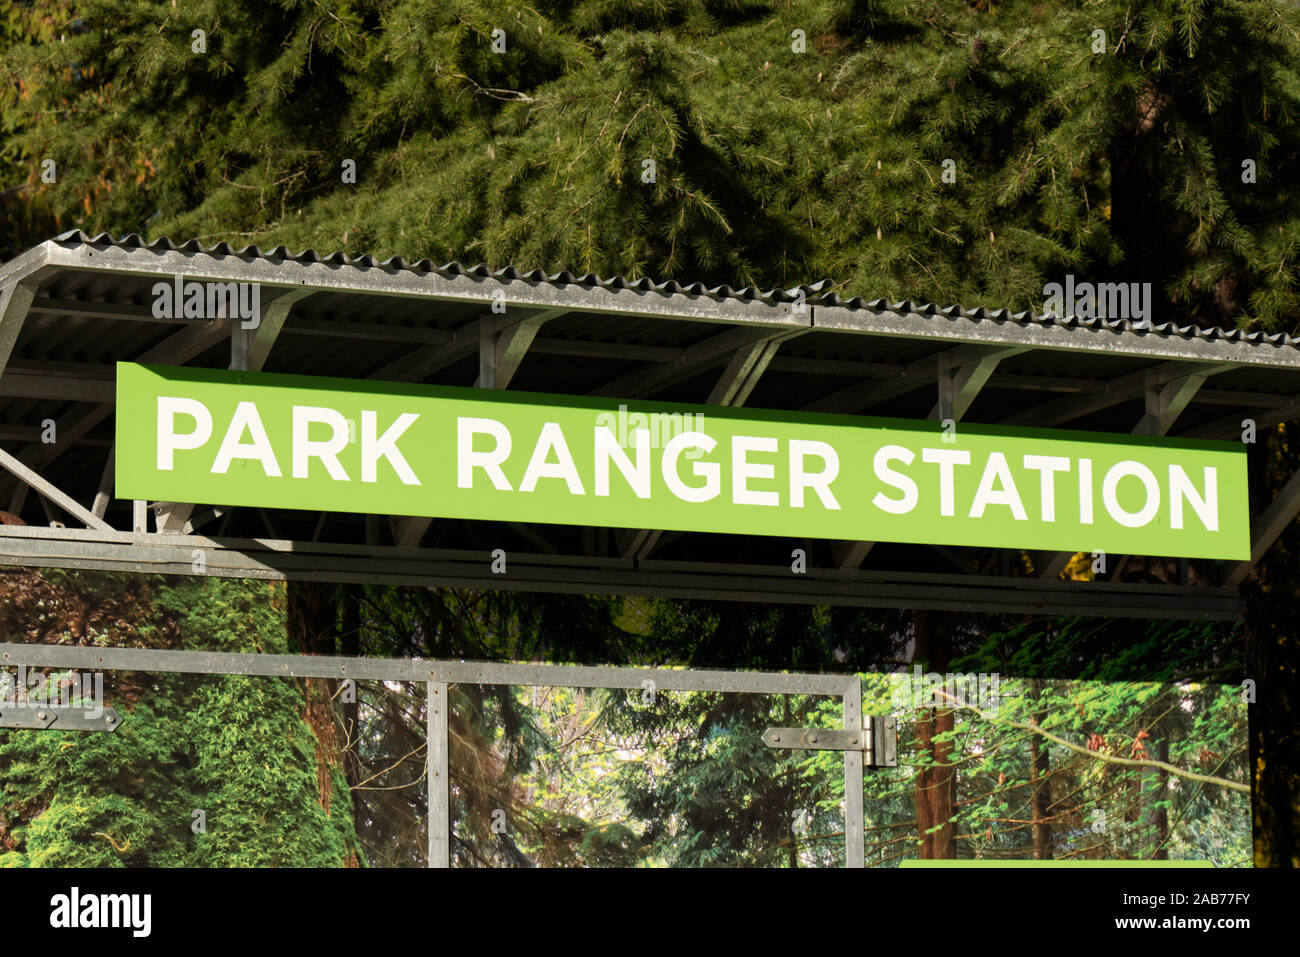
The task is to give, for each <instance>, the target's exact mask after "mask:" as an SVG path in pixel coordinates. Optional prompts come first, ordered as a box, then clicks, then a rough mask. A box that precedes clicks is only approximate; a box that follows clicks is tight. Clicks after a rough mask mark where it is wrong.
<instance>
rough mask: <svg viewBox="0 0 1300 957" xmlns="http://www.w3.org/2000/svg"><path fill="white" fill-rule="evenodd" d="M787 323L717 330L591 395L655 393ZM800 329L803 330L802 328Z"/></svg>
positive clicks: (777, 334) (770, 335) (777, 332)
mask: <svg viewBox="0 0 1300 957" xmlns="http://www.w3.org/2000/svg"><path fill="white" fill-rule="evenodd" d="M789 331H790V330H789V327H785V328H780V329H777V330H775V331H773V330H772V329H771V328H770V327H758V328H755V327H753V326H737V327H735V328H732V329H728V330H727V331H726V332H721V333H718V334H717V335H714V336H712V337H711V338H708V339H705V340H704V341H703V342H700V343H697V344H696V345H693V346H690V347H689V348H687V349H685V350H683V352H682V356H681V358H679V359H677V360H675V361H673V362H670V363H667V364H664V365H660V366H657V367H652V368H648V369H637V370H635V371H633V372H629V373H627V374H626V375H621V376H619V377H618V378H617V379H614V380H612V381H611V382H607V383H605V384H604V385H602V386H600V387H598V388H596V389H593V390H592V393H591V394H592V395H599V396H617V397H620V398H636V397H638V396H646V395H654V394H655V393H656V392H659V391H662V390H663V389H666V388H668V387H669V386H670V385H674V384H675V383H677V382H680V381H682V380H683V379H686V378H689V377H690V376H692V375H695V374H696V373H698V372H701V371H703V370H704V369H707V368H708V367H710V366H713V365H717V364H718V363H719V362H720V361H721V360H722V358H723V357H724V356H734V354H735V353H736V352H737V351H738V350H741V349H744V348H746V347H748V346H751V345H755V344H756V343H758V342H765V341H767V340H769V339H772V338H775V337H783V336H782V333H787V334H788V333H789ZM801 331H802V330H801Z"/></svg>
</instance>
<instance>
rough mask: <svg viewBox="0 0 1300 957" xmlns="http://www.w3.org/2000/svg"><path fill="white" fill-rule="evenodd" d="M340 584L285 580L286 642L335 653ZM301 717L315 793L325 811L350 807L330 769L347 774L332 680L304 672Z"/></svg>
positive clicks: (353, 861)
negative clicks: (309, 738) (310, 747)
mask: <svg viewBox="0 0 1300 957" xmlns="http://www.w3.org/2000/svg"><path fill="white" fill-rule="evenodd" d="M338 592H339V588H338V586H335V585H330V584H325V583H322V582H289V584H288V586H287V598H288V601H287V615H286V617H287V619H288V621H287V624H288V630H289V644H290V646H291V647H293V648H295V649H296V650H297V651H298V652H299V653H301V654H305V655H334V654H337V653H338V636H339V607H338ZM302 680H303V698H304V713H303V718H304V720H305V721H306V722H307V724H308V726H309V727H310V728H311V730H312V733H313V736H314V737H315V739H316V790H317V799H318V800H319V801H320V805H321V807H322V808H324V809H325V813H326V814H330V813H332V807H333V805H334V802H335V801H336V800H337V799H339V798H342V799H343V800H344V801H345V802H346V805H345V808H346V812H347V813H348V814H349V815H352V814H354V813H355V810H354V808H355V804H354V802H353V801H352V795H351V793H350V792H349V791H343V792H342V793H341V794H340V793H339V791H340V789H339V788H338V787H337V786H336V781H335V776H334V775H335V771H336V770H341V771H343V777H344V782H345V783H346V778H347V772H346V767H347V760H346V758H345V752H346V747H347V743H346V740H345V739H344V736H343V733H342V729H340V727H339V721H338V718H337V716H336V714H337V713H336V711H335V708H334V703H333V698H334V691H335V682H334V681H333V680H331V679H328V678H304V679H302ZM344 863H345V865H346V866H347V867H358V866H359V865H360V859H359V856H358V854H357V852H356V849H355V848H353V849H352V852H351V853H350V854H349V855H348V858H347V860H346V861H345V862H344Z"/></svg>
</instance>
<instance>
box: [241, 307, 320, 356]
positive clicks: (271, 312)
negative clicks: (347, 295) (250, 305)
mask: <svg viewBox="0 0 1300 957" xmlns="http://www.w3.org/2000/svg"><path fill="white" fill-rule="evenodd" d="M313 292H315V290H314V289H292V290H290V291H289V292H286V293H284V294H282V295H280V296H277V297H276V299H275V301H274V302H272V303H271V304H270V305H269V306H267V307H266V309H265V310H263V312H262V321H261V322H260V323H259V324H258V325H257V327H256V328H255V329H252V330H245V329H242V325H243V324H242V323H240V326H241V329H240V331H242V332H248V331H251V332H252V333H253V337H252V341H251V342H250V343H249V345H248V352H247V364H246V365H245V367H244V368H246V369H248V370H249V371H250V372H261V371H262V369H263V367H264V366H265V365H266V360H267V357H268V356H269V355H270V354H271V348H272V347H273V346H274V345H275V341H276V339H278V338H279V337H280V333H281V332H282V331H283V330H284V326H285V322H286V321H287V320H288V318H289V314H290V313H291V312H292V311H293V307H294V306H296V305H297V304H298V303H300V302H302V300H304V299H306V298H307V297H308V296H310V295H311V294H312V293H313Z"/></svg>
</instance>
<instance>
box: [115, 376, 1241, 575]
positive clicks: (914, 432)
mask: <svg viewBox="0 0 1300 957" xmlns="http://www.w3.org/2000/svg"><path fill="white" fill-rule="evenodd" d="M117 495H118V497H120V498H128V499H151V500H163V501H175V502H197V503H205V504H213V505H249V506H272V507H277V508H300V509H311V510H324V511H337V512H362V513H377V514H381V515H423V516H446V517H455V518H469V519H488V520H494V521H510V522H548V523H559V524H566V525H602V526H611V527H616V528H655V529H681V530H685V531H700V532H733V533H743V534H757V535H782V536H792V537H800V538H805V537H806V538H827V539H847V540H863V541H884V542H923V543H929V544H944V545H979V546H996V547H1002V548H1026V549H1050V550H1062V551H1089V552H1091V551H1099V550H1100V551H1106V552H1112V553H1120V554H1125V553H1127V554H1139V555H1168V556H1181V557H1187V558H1222V559H1245V558H1249V557H1250V539H1249V527H1250V526H1249V515H1248V510H1247V496H1246V456H1245V452H1244V451H1243V448H1242V446H1240V445H1239V444H1235V443H1228V442H1207V441H1182V440H1172V439H1153V438H1146V437H1134V436H1125V435H1110V434H1094V433H1072V432H1064V431H1055V430H1037V429H1017V428H1005V427H997V426H979V425H965V424H961V425H959V426H957V427H956V428H955V429H954V428H949V429H947V430H945V429H943V428H941V426H940V425H939V424H938V423H934V422H921V421H911V420H900V419H877V418H867V417H864V416H847V415H813V414H807V413H802V412H779V411H771V410H764V409H733V408H724V407H715V406H693V405H677V404H674V405H668V406H665V405H661V404H656V403H654V402H630V401H629V402H619V401H618V400H608V399H591V398H583V397H574V396H560V395H535V394H529V393H517V392H496V391H488V390H481V389H465V388H454V387H447V386H426V385H409V384H399V383H391V382H371V381H359V380H354V379H327V378H318V377H309V376H296V375H275V374H266V373H253V372H224V371H214V370H209V369H190V368H171V367H163V366H143V365H137V364H133V363H119V365H118V377H117Z"/></svg>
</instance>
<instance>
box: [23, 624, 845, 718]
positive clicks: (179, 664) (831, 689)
mask: <svg viewBox="0 0 1300 957" xmlns="http://www.w3.org/2000/svg"><path fill="white" fill-rule="evenodd" d="M0 665H3V666H6V667H14V666H15V665H25V666H27V667H28V668H69V669H75V670H82V671H146V672H157V673H160V674H197V675H249V676H254V677H265V678H337V679H343V678H352V679H353V680H356V681H423V682H425V683H428V682H434V683H442V682H445V683H447V684H495V685H520V686H524V687H532V688H619V689H623V690H637V691H640V690H641V689H642V688H643V687H645V685H644V682H646V681H647V680H648V681H652V682H654V687H655V688H656V690H658V691H733V692H738V693H745V694H806V695H825V696H827V697H841V696H843V695H844V694H845V693H846V691H848V690H850V689H849V688H848V687H847V683H848V682H849V681H857V680H858V678H857V677H856V676H845V675H819V674H799V673H793V674H785V673H782V672H773V671H712V670H705V669H698V670H696V669H689V670H681V669H676V668H624V667H612V666H608V665H605V666H595V667H592V666H587V665H534V664H513V663H504V662H494V661H440V660H437V659H432V658H349V657H344V656H342V655H339V656H335V655H264V654H257V653H251V652H226V651H178V650H174V649H169V648H168V649H163V648H105V647H97V646H92V645H48V644H18V643H0ZM444 713H445V710H444ZM859 720H861V718H859Z"/></svg>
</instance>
